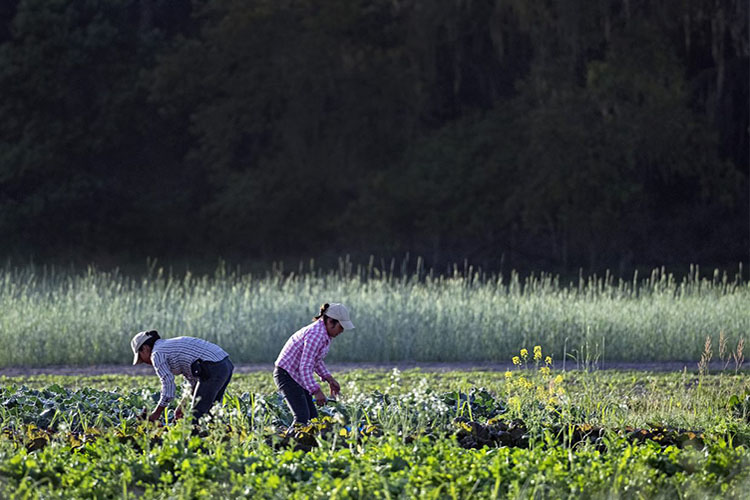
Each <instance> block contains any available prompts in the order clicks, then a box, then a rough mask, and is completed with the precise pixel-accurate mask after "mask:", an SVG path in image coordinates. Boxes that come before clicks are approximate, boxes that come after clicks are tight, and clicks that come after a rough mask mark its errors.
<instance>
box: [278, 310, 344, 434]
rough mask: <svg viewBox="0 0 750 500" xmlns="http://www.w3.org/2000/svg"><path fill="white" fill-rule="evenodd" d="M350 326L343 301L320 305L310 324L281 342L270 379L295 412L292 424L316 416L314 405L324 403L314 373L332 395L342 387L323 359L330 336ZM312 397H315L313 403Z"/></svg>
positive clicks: (324, 398)
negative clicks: (281, 347) (325, 384)
mask: <svg viewBox="0 0 750 500" xmlns="http://www.w3.org/2000/svg"><path fill="white" fill-rule="evenodd" d="M353 328H354V324H353V323H352V322H351V320H350V319H349V310H348V309H347V308H346V307H344V305H343V304H338V303H332V304H323V305H322V306H321V308H320V314H318V315H317V316H315V317H314V318H313V323H311V324H309V325H307V326H306V327H304V328H302V329H300V330H298V331H297V332H296V333H295V334H294V335H292V336H291V337H289V340H287V341H286V344H284V348H283V349H282V350H281V353H280V354H279V357H278V358H277V359H276V362H275V363H274V365H275V368H274V371H273V380H274V382H275V383H276V387H278V389H279V391H280V392H281V394H282V395H283V396H284V399H285V400H286V404H287V405H288V406H289V409H290V410H292V413H293V414H294V422H292V425H294V424H297V423H299V424H306V423H307V422H309V421H310V419H311V418H316V417H317V416H318V410H316V409H315V404H317V405H318V406H323V405H324V404H325V403H326V401H327V399H326V396H325V394H323V391H322V390H321V388H320V386H319V385H318V383H317V382H316V381H315V378H314V377H313V372H315V373H317V374H318V376H319V377H320V378H322V379H323V380H325V381H326V382H328V385H329V386H330V389H331V397H335V396H337V395H338V393H339V391H340V390H341V386H340V385H339V383H338V382H337V381H336V379H335V378H333V375H331V373H330V372H329V371H328V369H327V368H326V365H325V363H324V362H323V358H325V357H326V354H328V348H329V347H330V345H331V339H334V338H336V337H338V336H339V335H341V332H343V331H344V330H351V329H353ZM312 396H315V404H313V400H312Z"/></svg>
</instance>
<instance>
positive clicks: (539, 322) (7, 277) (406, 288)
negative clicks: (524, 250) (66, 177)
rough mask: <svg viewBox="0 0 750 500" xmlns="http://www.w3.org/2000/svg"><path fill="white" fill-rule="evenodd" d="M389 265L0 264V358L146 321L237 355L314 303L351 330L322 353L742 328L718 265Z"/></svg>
mask: <svg viewBox="0 0 750 500" xmlns="http://www.w3.org/2000/svg"><path fill="white" fill-rule="evenodd" d="M403 271H404V273H403V274H401V273H398V274H394V272H393V270H392V268H384V269H383V268H378V267H377V266H375V265H374V264H373V263H370V264H369V265H367V266H361V267H354V266H352V264H351V263H349V262H348V261H345V260H343V261H342V262H341V265H340V268H339V269H338V270H334V271H325V272H324V271H321V270H316V269H314V265H313V264H310V265H307V266H300V268H299V269H298V270H295V271H294V272H289V271H288V270H287V271H286V272H284V271H282V270H279V269H275V270H274V271H272V272H269V273H267V274H266V275H263V276H259V275H251V274H246V273H242V272H240V271H232V270H229V269H227V268H226V266H223V265H220V266H219V267H218V269H217V270H216V272H215V273H213V274H211V275H200V276H196V275H192V274H190V273H187V274H184V275H180V276H177V275H172V274H170V273H169V272H168V271H165V270H164V269H161V268H158V267H156V266H155V265H151V266H150V267H149V269H148V270H147V271H146V272H144V273H143V275H142V276H139V277H131V276H125V275H123V274H121V273H119V272H117V271H108V272H104V271H100V270H96V269H94V268H90V269H88V270H87V271H84V272H74V271H70V270H61V269H51V268H39V267H23V268H16V267H10V266H6V267H5V268H4V269H2V270H0V342H2V343H3V345H6V346H12V347H10V348H7V349H3V350H2V352H0V367H8V366H22V365H32V366H45V365H56V364H66V365H89V364H99V363H101V364H106V363H116V364H120V363H128V362H129V360H130V350H129V340H130V338H131V337H132V335H133V334H135V333H136V332H138V331H140V330H144V329H156V330H158V331H159V332H160V333H161V334H162V336H164V337H172V336H178V335H192V336H197V337H202V338H205V339H208V340H210V341H213V342H216V343H218V344H219V345H221V346H222V347H223V348H224V349H225V350H227V351H228V352H229V353H230V355H231V356H232V359H233V360H234V361H235V362H236V363H248V362H271V361H273V360H274V359H275V358H276V356H277V354H278V352H279V350H280V349H281V347H282V345H283V344H284V342H285V341H286V339H287V338H288V337H289V335H291V333H293V332H294V331H296V330H297V329H298V328H300V327H301V326H303V325H305V324H307V323H308V322H309V320H310V318H311V317H312V316H313V315H314V314H315V313H316V312H317V310H318V308H319V306H320V304H321V303H323V302H332V301H339V302H343V303H345V304H346V305H347V306H349V308H350V310H351V313H352V319H353V321H354V323H355V324H356V325H357V329H356V330H355V331H354V332H352V333H351V334H350V333H348V332H347V333H345V334H344V335H342V336H341V337H339V338H338V339H336V341H335V342H334V343H333V346H332V348H331V352H330V354H329V357H328V360H329V361H402V360H408V361H469V362H471V361H507V360H509V359H510V356H512V355H513V353H517V352H518V350H519V349H520V348H521V347H527V348H530V347H531V346H532V345H536V344H539V345H543V346H544V347H545V350H546V351H547V352H549V353H550V354H552V355H553V357H554V359H555V360H556V361H557V362H558V363H559V362H561V361H562V360H563V359H566V360H568V359H570V357H569V356H568V355H572V356H574V357H575V358H576V359H577V360H578V361H579V362H580V361H581V360H583V359H584V358H586V359H589V360H591V359H599V360H606V361H664V360H681V361H685V360H693V361H697V360H698V359H699V358H700V355H701V353H702V351H703V345H704V341H705V339H706V337H707V336H711V337H712V338H713V339H714V343H716V341H717V340H718V338H719V335H720V333H721V332H723V335H724V336H725V338H726V339H727V341H728V345H729V349H732V350H735V347H736V344H737V342H738V341H739V339H741V338H743V337H744V336H746V335H747V333H748V332H749V331H750V309H749V308H748V307H747V304H748V303H749V302H750V285H748V283H746V282H743V281H741V280H737V279H735V280H732V279H729V278H728V277H727V276H726V275H719V274H718V273H716V274H715V275H714V276H712V277H710V278H699V277H698V276H699V273H698V272H697V270H693V271H691V273H690V275H689V276H688V277H687V278H685V279H684V280H678V279H676V278H675V277H674V276H672V275H670V274H667V273H665V272H663V271H659V270H657V271H654V272H653V273H652V274H651V275H650V276H648V277H646V278H644V279H641V278H639V277H637V276H635V277H633V279H631V280H628V281H622V280H615V279H613V278H612V277H611V276H605V277H594V276H592V277H588V278H586V277H582V278H580V279H579V280H577V281H575V282H570V283H563V282H561V280H560V279H559V278H557V277H555V276H549V275H536V276H530V277H526V278H523V279H522V278H520V277H519V276H518V275H517V274H515V273H512V274H510V275H509V276H497V275H494V276H488V275H484V274H482V273H480V272H476V271H475V270H473V269H471V268H467V269H463V270H458V269H456V270H455V272H454V273H452V274H450V275H439V276H438V275H434V274H431V273H426V272H425V271H424V270H423V269H422V268H421V266H420V265H418V266H417V267H416V268H415V269H414V271H413V272H411V273H410V272H409V270H407V269H403Z"/></svg>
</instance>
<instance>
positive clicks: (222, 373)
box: [193, 356, 234, 424]
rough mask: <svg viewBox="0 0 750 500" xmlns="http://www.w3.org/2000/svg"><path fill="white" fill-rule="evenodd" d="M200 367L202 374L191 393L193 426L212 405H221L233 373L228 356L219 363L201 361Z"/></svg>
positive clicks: (232, 366)
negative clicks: (217, 403)
mask: <svg viewBox="0 0 750 500" xmlns="http://www.w3.org/2000/svg"><path fill="white" fill-rule="evenodd" d="M202 366H203V373H202V374H201V377H200V378H199V379H198V383H197V384H196V385H195V391H194V392H193V424H197V423H198V420H199V419H200V418H201V417H202V416H203V415H204V414H206V413H208V411H209V410H210V409H211V407H212V406H213V404H214V403H216V402H219V403H221V400H222V398H223V397H224V391H225V390H226V389H227V385H229V381H230V380H231V379H232V372H233V371H234V365H233V364H232V362H231V361H230V360H229V356H227V357H226V358H224V359H222V360H221V361H203V363H202Z"/></svg>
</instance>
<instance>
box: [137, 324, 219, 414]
mask: <svg viewBox="0 0 750 500" xmlns="http://www.w3.org/2000/svg"><path fill="white" fill-rule="evenodd" d="M227 356H228V354H227V353H226V352H225V351H224V349H222V348H221V347H219V346H217V345H216V344H212V343H211V342H208V341H207V340H203V339H197V338H195V337H175V338H172V339H159V340H157V341H156V342H154V347H153V349H152V350H151V364H153V366H154V370H155V371H156V374H157V375H158V376H159V378H160V379H161V398H160V399H159V406H167V405H168V404H169V402H170V401H172V400H173V399H174V396H175V391H176V386H175V380H174V376H175V375H183V376H184V377H185V379H186V381H187V383H188V384H189V387H190V388H189V389H188V385H187V384H186V386H185V389H186V390H189V391H190V393H191V394H192V392H193V389H195V385H196V384H197V383H198V380H197V379H196V378H195V377H193V374H192V372H191V371H190V365H191V364H193V362H194V361H195V360H197V359H202V360H203V361H221V360H222V359H224V358H226V357H227ZM185 396H187V394H185Z"/></svg>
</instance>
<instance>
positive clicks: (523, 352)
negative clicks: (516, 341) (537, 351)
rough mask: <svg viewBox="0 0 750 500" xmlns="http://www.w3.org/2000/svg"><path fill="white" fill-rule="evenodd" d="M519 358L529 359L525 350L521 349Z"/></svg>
mask: <svg viewBox="0 0 750 500" xmlns="http://www.w3.org/2000/svg"><path fill="white" fill-rule="evenodd" d="M521 357H522V358H523V359H526V358H528V357H529V351H527V350H526V349H521Z"/></svg>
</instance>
